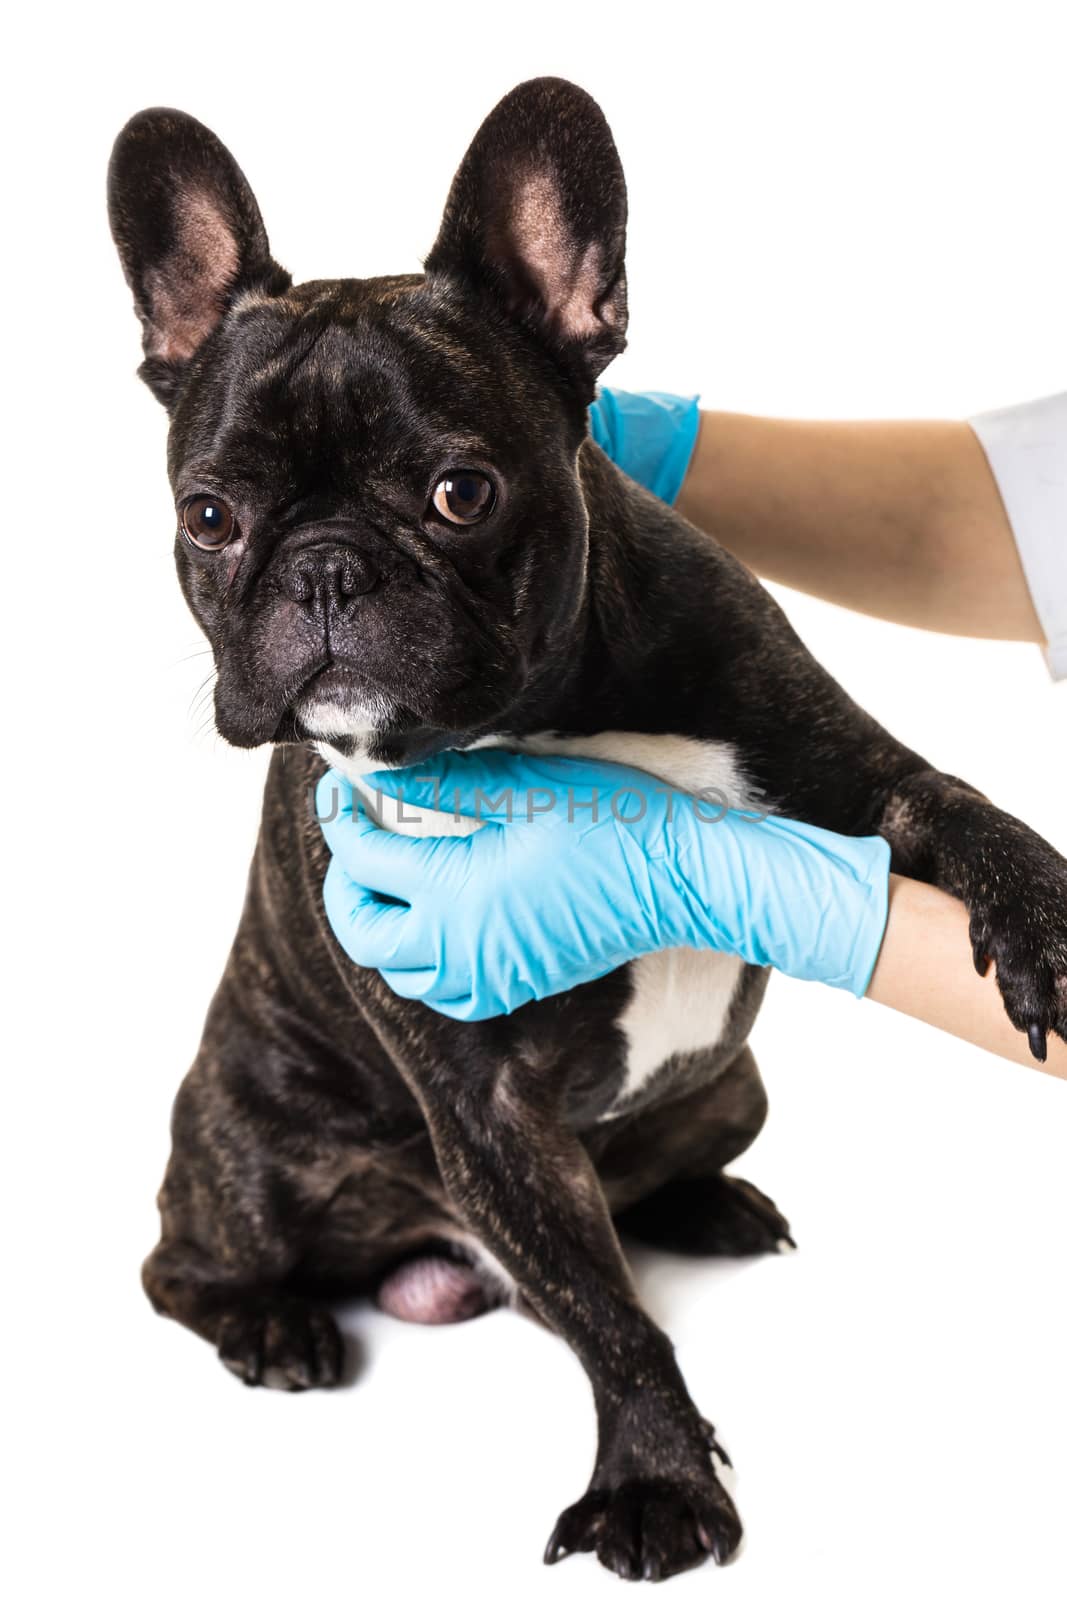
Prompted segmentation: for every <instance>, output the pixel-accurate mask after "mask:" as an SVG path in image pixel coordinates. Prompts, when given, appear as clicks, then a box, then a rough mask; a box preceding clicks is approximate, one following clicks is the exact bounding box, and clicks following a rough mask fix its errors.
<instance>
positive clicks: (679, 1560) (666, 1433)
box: [421, 1055, 741, 1578]
mask: <svg viewBox="0 0 1067 1600" xmlns="http://www.w3.org/2000/svg"><path fill="white" fill-rule="evenodd" d="M479 1077H480V1075H479V1074H476V1073H472V1071H471V1060H470V1056H469V1055H467V1057H466V1060H465V1061H464V1062H463V1063H462V1064H459V1065H457V1067H456V1069H455V1071H454V1072H453V1071H452V1070H449V1071H448V1072H447V1073H442V1071H441V1069H440V1064H439V1063H437V1064H435V1070H434V1073H433V1080H432V1088H429V1089H426V1088H424V1091H423V1094H422V1096H421V1098H423V1103H424V1109H425V1112H426V1115H427V1119H428V1122H429V1124H430V1129H431V1133H432V1136H433V1141H434V1145H435V1148H436V1151H437V1157H438V1161H439V1164H440V1167H441V1171H442V1174H443V1177H444V1180H445V1183H446V1185H447V1187H448V1189H449V1191H450V1194H451V1195H452V1197H453V1199H454V1200H455V1202H456V1203H457V1204H458V1206H459V1207H460V1208H461V1210H462V1212H463V1214H464V1217H465V1219H466V1221H467V1222H468V1224H469V1225H470V1226H471V1228H472V1229H473V1230H474V1231H475V1232H476V1233H477V1234H478V1236H479V1237H480V1238H481V1239H482V1240H483V1241H484V1242H485V1244H486V1245H487V1246H488V1247H489V1249H490V1250H491V1251H492V1252H493V1254H494V1255H495V1256H496V1257H497V1258H498V1260H499V1261H500V1262H501V1263H502V1265H503V1266H505V1267H506V1268H507V1270H508V1271H509V1272H510V1273H511V1274H512V1276H513V1277H514V1278H515V1280H516V1282H517V1283H518V1285H519V1287H520V1289H521V1291H522V1293H523V1295H524V1296H525V1297H526V1299H527V1300H528V1301H529V1302H530V1303H531V1305H532V1306H533V1307H534V1309H535V1310H536V1311H537V1312H538V1313H539V1315H540V1316H541V1317H542V1318H543V1319H544V1320H545V1321H546V1322H547V1323H548V1324H549V1325H550V1326H552V1327H553V1328H555V1329H556V1331H557V1332H559V1333H560V1334H561V1335H562V1336H563V1338H565V1339H566V1340H567V1342H568V1344H570V1346H571V1348H572V1349H573V1350H574V1351H575V1353H576V1354H577V1355H578V1357H579V1359H580V1360H581V1362H582V1365H583V1366H584V1367H585V1370H586V1372H587V1373H588V1375H589V1379H590V1381H591V1383H592V1385H593V1392H594V1396H595V1399H596V1409H597V1419H598V1433H599V1441H598V1448H597V1456H596V1466H595V1469H594V1472H593V1477H592V1482H591V1483H590V1485H589V1489H588V1492H587V1493H586V1494H585V1495H584V1496H583V1498H582V1499H581V1500H579V1501H578V1502H577V1504H575V1505H573V1506H571V1507H570V1508H569V1509H568V1510H567V1511H565V1512H564V1513H563V1515H562V1516H561V1517H560V1519H559V1521H558V1523H557V1525H556V1528H555V1531H554V1532H553V1534H552V1537H551V1539H550V1540H549V1543H548V1548H547V1550H546V1552H545V1559H546V1560H547V1561H556V1560H558V1559H559V1558H560V1557H561V1556H562V1555H564V1554H567V1553H569V1552H571V1551H576V1550H594V1549H595V1551H596V1553H597V1556H598V1557H599V1559H600V1560H601V1561H602V1562H603V1563H604V1565H605V1566H607V1567H610V1568H611V1569H612V1570H613V1571H615V1572H616V1573H618V1574H619V1576H620V1577H625V1578H636V1577H642V1576H643V1577H648V1578H659V1577H666V1576H668V1575H669V1574H670V1573H672V1572H677V1571H680V1570H681V1569H682V1568H684V1567H688V1566H691V1565H692V1564H693V1563H694V1562H696V1561H699V1560H701V1559H703V1557H704V1556H705V1555H706V1554H708V1553H710V1554H711V1555H713V1556H714V1558H715V1559H716V1560H717V1561H720V1562H721V1561H724V1560H726V1558H727V1557H728V1556H729V1555H730V1554H731V1553H732V1551H733V1550H734V1549H735V1548H736V1546H737V1544H738V1542H739V1540H740V1537H741V1525H740V1522H739V1520H738V1516H737V1513H736V1511H735V1509H734V1506H733V1503H732V1501H731V1500H730V1497H729V1495H728V1494H727V1493H726V1491H725V1490H724V1489H723V1488H722V1486H721V1484H720V1483H719V1481H718V1478H717V1477H716V1474H715V1465H714V1461H713V1455H714V1454H715V1453H716V1446H715V1443H714V1436H713V1433H712V1430H711V1428H710V1426H709V1425H708V1424H707V1423H706V1422H704V1421H703V1420H702V1418H701V1417H700V1414H699V1413H698V1411H697V1410H696V1407H695V1406H694V1404H693V1402H692V1400H691V1399H690V1396H689V1393H688V1391H687V1389H686V1386H685V1383H684V1381H683V1379H682V1375H681V1373H680V1372H679V1370H678V1365H677V1362H676V1361H675V1358H674V1353H673V1350H672V1348H671V1344H670V1341H669V1340H668V1339H667V1337H666V1335H665V1334H664V1333H662V1332H661V1330H660V1329H659V1328H657V1327H656V1325H655V1323H654V1322H652V1320H651V1318H649V1317H648V1316H647V1315H646V1313H645V1312H644V1311H643V1310H642V1309H641V1306H640V1305H639V1303H638V1299H637V1294H636V1291H635V1289H634V1285H633V1283H632V1281H631V1278H630V1275H629V1272H628V1269H627V1267H626V1263H625V1261H624V1259H623V1256H622V1253H621V1251H620V1249H619V1243H618V1239H617V1237H616V1234H615V1230H614V1227H613V1226H612V1222H611V1217H610V1215H609V1213H608V1208H607V1205H606V1204H605V1200H604V1196H603V1193H602V1191H601V1188H600V1183H599V1180H598V1178H597V1175H596V1173H595V1171H594V1169H593V1167H592V1164H591V1163H590V1161H589V1159H588V1157H587V1155H586V1153H585V1151H584V1149H583V1148H582V1146H581V1144H580V1142H579V1140H578V1139H577V1138H576V1137H575V1135H574V1134H573V1133H571V1132H570V1131H569V1130H568V1129H567V1128H566V1127H565V1126H564V1125H563V1123H562V1121H561V1119H560V1118H559V1116H558V1115H557V1110H556V1106H555V1103H554V1096H552V1095H549V1094H548V1093H546V1092H545V1085H544V1083H543V1082H541V1081H539V1080H538V1079H537V1078H536V1074H534V1073H532V1070H531V1068H530V1066H529V1064H528V1063H523V1062H521V1061H519V1062H516V1064H515V1065H514V1066H505V1067H504V1068H503V1069H502V1070H498V1071H496V1072H495V1073H494V1074H493V1076H492V1079H491V1081H490V1082H488V1083H487V1082H485V1081H484V1080H482V1081H481V1082H479V1081H477V1079H478V1078H479ZM718 1453H719V1454H721V1452H718Z"/></svg>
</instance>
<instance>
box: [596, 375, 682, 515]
mask: <svg viewBox="0 0 1067 1600" xmlns="http://www.w3.org/2000/svg"><path fill="white" fill-rule="evenodd" d="M699 400H700V396H699V395H695V394H693V395H686V396H684V397H683V396H682V395H677V394H660V393H659V392H658V391H655V390H650V391H648V392H646V393H645V394H629V393H628V392H627V391H626V390H625V389H599V390H598V391H597V397H596V399H595V400H594V401H593V404H592V405H591V406H590V407H589V427H590V432H591V433H592V435H593V438H594V439H595V440H596V442H597V444H598V445H599V446H600V448H601V450H603V452H604V454H605V455H607V456H610V457H611V459H612V461H614V463H615V465H616V466H617V467H621V468H622V470H623V472H625V473H626V474H627V476H628V477H631V478H633V479H634V480H635V481H636V482H637V483H640V484H643V485H644V487H645V488H646V489H651V491H652V493H653V494H654V495H658V496H659V498H660V499H661V500H665V501H666V502H667V504H668V505H669V506H672V505H673V504H674V502H675V501H676V500H677V498H678V491H679V490H680V489H681V487H682V482H683V480H684V478H685V475H686V471H687V470H688V467H689V458H690V456H691V455H692V454H693V446H694V445H695V444H696V439H697V431H698V429H699V427H700V405H699Z"/></svg>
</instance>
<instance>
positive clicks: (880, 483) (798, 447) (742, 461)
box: [676, 411, 1043, 643]
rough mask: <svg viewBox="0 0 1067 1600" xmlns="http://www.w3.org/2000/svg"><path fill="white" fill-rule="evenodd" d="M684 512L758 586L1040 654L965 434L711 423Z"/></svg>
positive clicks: (1008, 544)
mask: <svg viewBox="0 0 1067 1600" xmlns="http://www.w3.org/2000/svg"><path fill="white" fill-rule="evenodd" d="M676 503H677V507H678V510H679V511H681V512H682V514H683V515H684V516H686V517H688V518H689V520H690V521H691V522H693V523H695V524H696V525H697V526H698V527H703V528H706V529H707V530H708V531H709V532H710V533H712V534H714V535H715V537H716V538H717V539H719V540H720V541H721V542H722V543H723V544H724V545H726V547H727V548H728V549H729V550H732V551H733V552H734V554H735V555H737V556H739V557H740V559H741V560H742V561H744V562H745V563H746V565H747V566H750V567H751V568H752V569H753V570H754V571H755V572H757V573H759V574H760V576H761V577H765V578H769V579H771V580H772V581H774V582H778V583H784V584H787V585H789V586H790V587H791V588H795V589H801V590H804V591H806V592H807V593H809V594H815V595H818V596H819V597H820V598H822V599H825V600H831V601H834V602H835V603H836V604H838V605H844V606H848V607H850V608H851V609H853V610H858V611H866V612H868V613H869V614H871V615H874V616H880V617H886V618H888V619H889V620H891V621H895V622H903V623H907V624H910V625H911V626H914V627H924V628H933V629H937V630H938V631H940V632H944V633H959V634H970V635H974V636H980V637H984V638H999V639H1020V640H1027V641H1030V642H1034V643H1041V642H1042V640H1043V636H1042V632H1041V626H1040V624H1039V622H1038V619H1037V615H1036V613H1035V611H1034V607H1033V603H1032V601H1031V598H1030V593H1029V590H1028V589H1027V586H1026V580H1025V578H1024V576H1023V570H1022V566H1021V564H1020V561H1019V555H1018V551H1017V549H1016V545H1015V540H1014V537H1013V535H1012V530H1011V526H1010V524H1009V522H1008V519H1007V516H1006V514H1005V511H1004V507H1003V505H1002V503H1001V499H1000V494H999V492H998V490H997V486H996V483H995V481H994V478H993V475H992V473H991V472H990V470H989V465H988V463H987V461H986V458H985V455H984V453H983V450H982V447H981V445H980V444H979V443H978V440H977V439H976V437H975V435H974V433H973V432H972V430H971V429H970V427H968V425H967V424H966V423H964V422H806V421H793V420H782V419H776V418H767V417H749V416H742V415H735V414H732V413H728V412H715V411H708V412H703V413H702V415H701V424H700V431H699V435H698V438H697V443H696V447H695V449H694V451H693V455H692V458H691V461H690V464H689V470H688V472H687V474H686V477H685V481H684V483H683V485H682V488H681V492H680V494H679V497H678V500H677V502H676Z"/></svg>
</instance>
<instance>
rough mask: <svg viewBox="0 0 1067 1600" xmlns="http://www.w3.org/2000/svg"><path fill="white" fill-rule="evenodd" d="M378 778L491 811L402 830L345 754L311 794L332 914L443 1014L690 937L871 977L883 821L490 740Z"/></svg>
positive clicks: (885, 866) (799, 970)
mask: <svg viewBox="0 0 1067 1600" xmlns="http://www.w3.org/2000/svg"><path fill="white" fill-rule="evenodd" d="M367 781H368V783H369V784H370V785H371V786H372V787H373V788H374V789H376V790H379V791H382V792H384V793H385V794H388V795H393V796H399V797H400V798H401V799H402V801H403V802H404V803H406V804H410V805H412V806H421V807H428V808H430V809H434V810H439V811H444V812H446V813H452V812H453V811H454V812H456V813H459V814H460V815H464V816H468V817H480V818H481V819H482V823H483V825H482V827H481V828H480V829H478V830H477V831H475V832H473V833H471V834H469V835H468V836H467V837H465V838H426V837H420V836H419V830H418V829H414V830H413V832H412V834H411V835H409V836H404V835H402V834H397V833H390V832H386V831H385V830H384V829H382V828H380V827H379V826H378V825H377V824H376V823H375V821H374V820H373V817H372V816H371V815H368V814H367V813H366V811H365V809H364V807H363V806H362V805H359V804H357V805H356V806H355V808H353V794H352V789H351V787H350V786H349V784H348V783H347V782H346V780H345V779H344V778H342V777H340V776H339V775H338V774H337V773H335V772H332V771H331V772H328V773H326V774H325V775H324V777H323V778H322V779H321V781H320V783H319V786H318V791H317V796H316V805H317V810H318V815H319V818H320V820H321V821H322V826H323V832H324V834H325V836H326V841H327V843H328V844H329V846H330V849H331V851H332V852H333V859H332V861H331V863H330V868H329V872H328V873H327V877H326V884H325V890H324V896H325V904H326V913H327V916H328V918H329V921H330V926H331V927H332V928H333V931H334V933H335V934H336V936H337V938H338V940H339V941H340V943H341V945H342V947H343V949H344V950H345V951H346V952H347V954H348V955H349V956H350V957H351V959H352V960H353V961H355V962H356V963H358V965H360V966H365V967H377V968H379V970H380V971H381V973H382V976H383V977H384V978H385V980H386V982H387V983H388V984H389V985H390V987H391V988H392V989H394V990H395V991H396V993H397V994H400V995H406V996H408V997H409V998H412V999H418V1000H423V1001H425V1003H426V1004H427V1005H429V1006H432V1007H433V1008H434V1009H435V1010H437V1011H440V1012H443V1013H444V1014H445V1015H446V1016H450V1017H456V1018H462V1019H480V1018H483V1017H491V1016H496V1015H499V1014H500V1013H502V1012H508V1011H514V1010H515V1009H516V1007H518V1006H521V1005H523V1004H525V1002H526V1001H527V1000H538V999H542V998H543V997H544V996H545V995H550V994H557V993H559V992H560V991H561V990H564V989H569V988H572V987H573V986H574V985H575V984H579V983H585V982H587V981H588V980H590V979H592V978H596V977H599V976H601V975H602V974H603V973H605V972H609V971H610V970H611V969H612V968H614V967H617V966H620V965H621V964H622V963H623V962H626V961H629V960H630V959H631V958H632V957H634V956H639V955H644V954H647V953H648V952H650V951H652V950H661V949H667V948H671V947H674V946H679V945H691V946H694V947H697V948H706V949H713V950H722V951H729V952H731V953H732V954H734V955H738V956H740V957H742V959H743V960H745V961H749V962H753V963H755V964H757V965H760V966H774V967H777V968H779V969H780V970H781V971H782V972H786V973H789V974H791V975H792V976H793V977H798V978H812V979H819V980H821V981H822V982H823V983H827V984H830V985H832V986H833V987H835V988H843V989H848V990H850V991H851V992H852V993H853V994H855V995H862V994H863V993H864V991H865V990H866V987H867V984H868V982H869V981H870V976H871V972H872V970H873V968H874V963H875V960H876V957H877V954H878V949H879V945H880V943H881V939H882V933H883V931H884V928H885V920H886V913H887V900H888V874H889V846H888V844H887V843H886V841H885V840H884V839H881V838H877V837H875V838H866V839H852V838H844V837H842V836H839V835H837V834H833V833H828V832H826V831H824V830H823V829H821V828H813V827H807V826H805V825H804V824H802V823H798V822H788V821H786V820H784V819H783V818H780V817H766V818H763V819H762V820H754V818H753V816H752V815H746V814H745V813H743V812H738V811H726V812H724V811H723V809H722V808H721V807H715V806H711V805H710V804H709V803H708V802H706V801H694V799H693V798H692V797H690V796H688V795H684V794H681V793H679V792H677V791H672V790H669V789H668V788H667V787H666V786H665V785H664V784H663V783H662V782H661V781H660V780H659V779H658V778H653V777H651V776H649V775H648V774H647V773H644V772H637V771H634V770H632V769H630V768H628V767H623V766H618V765H615V764H614V763H611V762H598V761H573V760H568V759H565V758H563V757H552V756H533V755H513V754H509V753H508V752H506V751H503V750H492V749H490V750H482V751H476V752H470V753H451V754H446V755H442V756H439V757H436V758H435V759H434V760H432V761H429V762H425V763H423V764H422V765H420V766H417V767H409V768H406V769H401V770H399V771H395V772H379V773H375V774H374V775H373V776H372V777H370V778H368V780H367ZM505 803H507V804H509V805H510V812H511V820H507V811H506V809H505ZM491 805H496V806H497V808H498V809H496V810H495V811H493V810H490V809H489V808H490V806H491ZM702 817H703V818H705V819H708V820H702ZM711 818H719V819H720V820H718V821H713V820H710V819H711ZM621 819H627V820H621Z"/></svg>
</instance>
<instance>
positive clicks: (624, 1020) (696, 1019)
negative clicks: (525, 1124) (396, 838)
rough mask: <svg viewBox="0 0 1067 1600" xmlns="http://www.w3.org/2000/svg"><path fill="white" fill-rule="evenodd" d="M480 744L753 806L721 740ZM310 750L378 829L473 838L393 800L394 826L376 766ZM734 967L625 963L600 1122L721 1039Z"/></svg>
mask: <svg viewBox="0 0 1067 1600" xmlns="http://www.w3.org/2000/svg"><path fill="white" fill-rule="evenodd" d="M489 745H495V746H499V747H502V748H505V749H508V750H529V751H531V752H533V753H536V754H537V755H558V756H584V757H587V758H589V759H597V760H602V761H618V762H620V763H622V764H623V765H625V766H629V767H640V768H642V769H643V770H644V771H645V772H651V773H652V774H653V776H654V777H657V778H660V779H662V781H663V782H664V783H669V784H670V785H671V787H672V788H675V789H678V790H682V791H685V792H687V793H690V794H700V795H703V796H705V797H706V798H707V799H708V800H709V802H710V804H711V805H712V806H715V805H719V804H721V805H724V806H734V807H740V808H745V807H749V806H752V805H754V804H755V803H756V802H757V801H758V798H759V796H758V795H757V794H756V793H755V791H754V790H753V788H752V787H751V785H749V784H748V783H747V781H746V779H745V776H744V774H743V773H742V772H741V770H740V767H739V765H738V761H737V756H736V753H735V751H734V748H733V746H732V745H730V744H725V743H721V742H715V741H703V740H700V739H687V738H684V737H683V736H681V735H680V734H673V733H670V734H652V733H624V732H610V733H595V734H589V735H586V736H575V737H572V736H570V735H561V734H555V733H544V734H536V735H533V736H530V737H526V738H512V737H509V736H508V735H507V734H499V735H497V734H494V735H492V736H491V737H490V738H487V739H482V740H479V742H478V747H480V748H483V749H484V748H485V747H486V746H489ZM317 748H318V750H319V753H320V754H321V755H322V756H323V758H324V760H326V761H329V762H330V763H331V765H333V766H334V767H336V768H337V770H338V771H340V772H343V773H344V774H345V776H346V777H347V778H348V779H349V781H350V782H351V784H352V785H353V787H354V788H357V789H359V790H360V791H361V792H362V793H365V794H368V795H373V803H374V804H375V806H377V807H379V808H380V811H379V812H376V815H379V820H380V821H381V825H382V826H383V827H385V828H389V829H390V831H392V832H403V831H404V830H405V827H406V826H411V827H413V828H416V829H417V831H418V833H419V835H420V837H422V838H427V837H430V836H440V837H442V838H443V837H447V836H450V835H459V834H467V833H473V832H474V831H475V830H476V829H477V828H480V827H482V826H483V824H482V823H480V822H478V821H476V820H475V819H474V818H467V817H459V818H457V817H455V816H452V815H451V814H450V813H448V812H440V811H427V810H422V809H420V808H418V807H416V806H413V805H411V803H410V802H409V801H405V802H403V806H404V815H403V821H399V820H398V816H397V809H398V806H399V804H400V802H398V801H392V800H389V799H388V798H386V797H384V796H382V795H380V794H374V793H373V791H372V789H371V788H370V786H369V785H368V784H367V782H366V774H367V773H369V772H372V771H374V770H375V766H376V765H377V767H378V768H379V769H380V767H381V763H380V762H379V763H374V762H370V761H368V760H367V759H366V758H364V757H355V758H354V759H345V758H342V757H341V756H340V755H339V752H337V751H335V750H332V749H331V748H330V747H329V745H328V744H325V743H323V744H320V745H319V746H318V747H317ZM416 819H417V820H416ZM709 826H714V824H709ZM741 970H742V963H741V961H740V959H739V958H738V957H737V956H731V955H721V954H720V953H719V952H718V951H716V950H688V949H683V950H662V951H656V952H655V953H654V954H652V955H648V956H641V957H639V959H638V960H636V961H635V962H634V963H633V965H632V967H631V973H632V977H633V994H632V995H631V997H630V1000H629V1003H628V1004H627V1006H626V1009H625V1011H624V1012H623V1014H622V1016H621V1017H620V1018H619V1026H620V1028H621V1029H622V1031H623V1033H624V1035H625V1037H626V1042H627V1058H626V1079H625V1082H624V1084H623V1087H622V1089H621V1091H620V1093H619V1096H618V1098H617V1100H616V1101H615V1104H614V1105H613V1106H612V1107H611V1110H610V1111H609V1112H608V1113H607V1115H608V1116H617V1115H619V1113H620V1112H621V1111H624V1110H625V1109H626V1102H627V1100H629V1099H630V1097H631V1096H632V1095H634V1094H635V1093H636V1092H637V1091H638V1090H639V1089H641V1087H642V1086H643V1085H644V1084H645V1083H646V1082H647V1081H648V1079H649V1078H651V1077H652V1076H653V1074H654V1073H655V1072H657V1071H658V1070H659V1068H660V1067H661V1066H662V1065H663V1064H664V1062H666V1061H667V1060H669V1058H670V1057H671V1056H674V1055H680V1054H684V1053H687V1052H689V1051H693V1050H702V1049H707V1048H709V1047H710V1046H711V1045H713V1044H715V1042H716V1040H717V1039H718V1038H719V1036H720V1034H721V1033H722V1029H723V1024H724V1023H725V1021H726V1015H727V1012H728V1011H729V1009H730V1003H731V1001H732V999H733V996H734V991H735V990H736V988H737V981H738V978H739V977H740V975H741Z"/></svg>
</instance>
